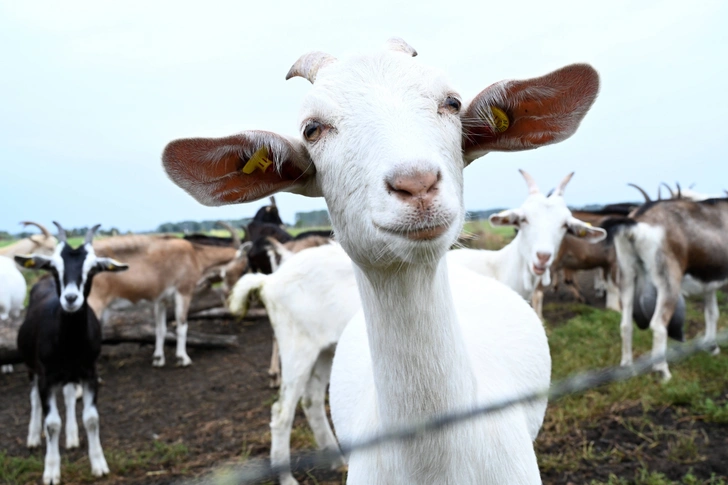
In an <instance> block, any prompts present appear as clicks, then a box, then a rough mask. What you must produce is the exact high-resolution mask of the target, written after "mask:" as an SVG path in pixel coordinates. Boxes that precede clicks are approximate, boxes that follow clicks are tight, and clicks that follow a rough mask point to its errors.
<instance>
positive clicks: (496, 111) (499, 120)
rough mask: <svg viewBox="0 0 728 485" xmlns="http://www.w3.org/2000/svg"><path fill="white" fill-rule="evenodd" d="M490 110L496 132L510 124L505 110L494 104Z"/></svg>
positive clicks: (502, 130) (501, 130)
mask: <svg viewBox="0 0 728 485" xmlns="http://www.w3.org/2000/svg"><path fill="white" fill-rule="evenodd" d="M490 112H491V113H493V121H494V122H495V129H496V131H497V132H498V133H503V132H504V131H506V130H507V129H508V127H509V126H510V125H511V122H510V120H509V119H508V115H507V114H506V112H505V111H503V110H502V109H500V108H496V107H495V106H491V107H490Z"/></svg>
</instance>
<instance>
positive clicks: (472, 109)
mask: <svg viewBox="0 0 728 485" xmlns="http://www.w3.org/2000/svg"><path fill="white" fill-rule="evenodd" d="M598 91H599V75H598V74H597V72H596V71H595V70H594V68H593V67H591V66H589V65H588V64H572V65H570V66H566V67H563V68H561V69H559V70H558V71H554V72H552V73H551V74H547V75H545V76H543V77H539V78H535V79H528V80H525V81H501V82H499V83H496V84H493V85H491V86H490V87H488V88H486V89H485V90H483V91H482V92H481V93H480V94H478V95H477V96H476V97H475V98H474V99H473V101H471V103H470V104H469V105H468V108H467V109H466V110H465V111H464V112H463V114H462V115H461V119H462V121H463V155H464V157H465V161H466V162H467V163H470V162H472V161H473V160H475V159H476V158H478V157H481V156H483V155H485V154H486V153H488V152H490V151H519V150H530V149H533V148H538V147H540V146H544V145H548V144H550V143H558V142H560V141H563V140H565V139H567V138H568V137H570V136H571V135H573V134H574V133H575V132H576V129H577V128H578V127H579V123H581V120H582V119H583V118H584V116H585V115H586V113H587V111H589V108H591V105H592V104H593V103H594V100H595V99H596V97H597V93H598Z"/></svg>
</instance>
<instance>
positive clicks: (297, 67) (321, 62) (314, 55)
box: [286, 51, 336, 84]
mask: <svg viewBox="0 0 728 485" xmlns="http://www.w3.org/2000/svg"><path fill="white" fill-rule="evenodd" d="M335 61H336V58H335V57H334V56H331V55H329V54H326V53H325V52H319V51H316V52H309V53H308V54H304V55H302V56H301V57H300V58H299V59H298V60H297V61H296V63H295V64H293V66H291V69H290V70H289V71H288V74H286V81H288V80H289V79H291V78H292V77H296V76H298V77H302V78H304V79H308V81H309V82H310V83H311V84H313V83H314V82H315V81H316V75H317V74H318V72H319V69H321V68H322V67H325V66H328V65H329V64H331V63H332V62H335Z"/></svg>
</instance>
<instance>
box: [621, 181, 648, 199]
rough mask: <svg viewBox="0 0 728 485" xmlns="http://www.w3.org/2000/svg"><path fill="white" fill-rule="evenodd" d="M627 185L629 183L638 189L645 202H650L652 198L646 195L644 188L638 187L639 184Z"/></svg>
mask: <svg viewBox="0 0 728 485" xmlns="http://www.w3.org/2000/svg"><path fill="white" fill-rule="evenodd" d="M627 185H629V186H630V187H634V188H635V189H637V190H639V191H640V193H641V194H642V197H644V198H645V202H652V199H650V196H649V195H647V192H645V190H644V189H643V188H642V187H640V186H639V185H635V184H627Z"/></svg>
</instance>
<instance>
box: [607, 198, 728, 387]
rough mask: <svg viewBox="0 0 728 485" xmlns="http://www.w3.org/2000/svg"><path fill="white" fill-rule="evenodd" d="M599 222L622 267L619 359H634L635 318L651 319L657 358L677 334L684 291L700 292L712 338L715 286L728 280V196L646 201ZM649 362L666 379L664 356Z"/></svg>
mask: <svg viewBox="0 0 728 485" xmlns="http://www.w3.org/2000/svg"><path fill="white" fill-rule="evenodd" d="M603 227H605V228H607V230H608V231H609V233H610V236H612V237H613V238H614V245H615V248H616V251H617V260H618V262H619V269H620V273H621V277H620V300H621V304H622V320H621V323H620V328H621V333H622V362H621V363H622V365H629V364H631V363H632V318H633V317H636V320H637V322H638V323H639V324H640V326H642V327H645V326H646V325H645V323H646V322H647V321H649V328H650V329H651V330H652V333H653V346H652V355H653V356H655V357H657V356H660V355H663V354H664V352H665V351H666V349H667V337H668V336H673V337H675V338H678V339H681V338H682V318H683V315H681V313H682V312H684V309H683V308H682V307H683V305H684V302H683V301H682V294H683V293H684V294H702V295H703V297H704V299H705V339H706V341H707V342H712V341H714V340H715V335H716V331H717V330H716V327H717V321H718V304H717V300H716V290H717V289H718V288H720V287H721V286H723V285H724V284H725V283H726V282H728V245H726V242H725V238H724V236H725V234H726V233H728V199H708V200H704V201H699V202H696V201H692V200H688V199H671V200H663V201H652V202H647V203H645V204H644V205H643V206H641V207H640V208H639V209H637V210H635V211H633V213H632V214H630V217H628V218H621V219H608V220H606V221H604V223H603ZM651 287H654V289H652V288H651ZM635 299H636V300H637V305H635ZM718 351H719V348H718V347H715V350H714V352H716V353H717V352H718ZM654 369H655V371H657V372H659V373H661V374H662V377H663V379H664V380H668V379H670V377H671V374H670V371H669V368H668V365H667V362H661V363H658V364H656V365H655V366H654Z"/></svg>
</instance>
